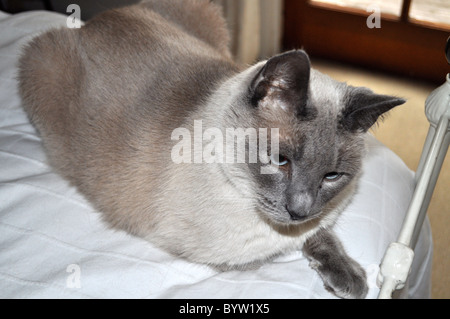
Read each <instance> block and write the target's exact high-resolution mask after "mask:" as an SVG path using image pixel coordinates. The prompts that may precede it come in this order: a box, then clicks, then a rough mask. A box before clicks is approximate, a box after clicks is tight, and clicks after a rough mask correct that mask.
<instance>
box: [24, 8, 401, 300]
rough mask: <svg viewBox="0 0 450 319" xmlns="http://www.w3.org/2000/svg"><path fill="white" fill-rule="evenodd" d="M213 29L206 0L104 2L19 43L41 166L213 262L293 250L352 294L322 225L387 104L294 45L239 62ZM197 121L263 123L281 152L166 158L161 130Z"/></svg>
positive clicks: (334, 213) (347, 270)
mask: <svg viewBox="0 0 450 319" xmlns="http://www.w3.org/2000/svg"><path fill="white" fill-rule="evenodd" d="M228 40H229V39H228V33H227V31H226V27H225V23H224V20H223V18H222V16H221V15H220V10H219V9H218V8H217V7H215V6H214V5H211V4H210V3H209V2H208V1H203V0H189V1H183V2H180V1H173V0H172V1H160V0H154V1H149V2H146V3H144V4H141V5H137V6H132V7H128V8H123V9H118V10H112V11H109V12H106V13H103V14H101V15H99V16H98V17H97V18H94V19H93V20H92V21H89V22H88V23H87V24H86V26H84V27H83V28H81V29H80V30H67V29H61V30H54V31H50V32H49V33H46V34H44V35H42V36H40V37H38V38H37V39H35V40H34V41H33V42H32V43H31V45H30V46H28V48H27V49H26V51H25V54H24V56H23V57H22V59H21V62H20V68H21V73H20V81H21V86H20V90H21V94H22V97H23V100H24V108H25V110H26V111H27V113H28V115H29V117H30V119H31V121H32V122H33V123H34V125H35V126H36V128H37V129H38V131H39V132H40V134H41V136H42V139H43V143H44V146H45V148H46V150H47V153H48V157H49V160H50V162H51V164H52V166H53V167H55V169H56V170H57V171H58V172H59V173H60V174H61V175H63V176H64V177H66V178H67V179H68V180H69V181H71V182H72V183H73V184H74V185H75V186H77V187H78V189H79V190H80V191H81V192H82V193H83V194H84V195H85V196H86V197H87V198H88V199H89V200H90V201H91V202H92V203H93V205H94V206H95V207H96V208H97V209H98V210H99V211H101V212H102V213H103V214H104V216H105V220H107V221H108V222H109V223H110V224H111V225H112V226H114V227H117V228H121V229H125V230H127V231H129V232H131V233H133V234H135V235H138V236H141V237H144V238H146V239H148V240H149V241H151V242H152V243H154V244H156V245H158V246H160V247H162V248H164V249H166V250H168V251H169V252H171V253H173V254H176V255H179V256H182V257H185V258H187V259H189V260H192V261H195V262H200V263H206V264H210V265H214V266H218V267H225V268H229V267H245V266H248V265H252V264H254V263H259V262H264V261H267V260H269V259H270V258H273V257H274V256H277V255H279V254H283V253H285V252H288V251H292V250H295V249H297V250H298V249H301V248H302V247H303V249H304V252H305V254H306V256H307V257H308V258H309V259H310V260H311V261H312V265H313V266H314V267H315V268H317V270H318V271H319V273H320V274H321V275H322V277H323V278H324V281H325V285H326V286H327V287H329V288H330V289H331V290H333V291H334V292H335V293H336V294H337V295H339V296H341V297H363V296H364V295H365V293H366V291H367V288H366V285H365V282H364V281H365V275H364V271H363V270H362V268H361V267H360V266H359V265H357V264H356V263H355V262H354V261H353V260H351V259H350V258H349V257H348V256H347V255H346V254H345V252H344V250H343V248H342V247H341V245H340V244H339V242H338V240H337V239H336V238H335V237H334V235H333V234H332V232H331V230H329V229H330V228H331V226H332V225H333V224H334V222H335V220H336V218H337V217H338V216H339V214H340V212H341V211H342V210H343V209H344V208H345V206H346V205H347V203H348V202H349V201H350V200H351V197H352V195H353V193H354V190H355V188H356V184H357V177H358V175H359V173H360V168H361V162H362V159H363V156H364V145H365V136H366V135H365V132H366V131H367V130H368V129H369V127H370V126H371V125H372V124H373V123H374V122H375V121H376V119H377V118H378V116H379V115H381V114H382V113H384V112H385V111H387V110H389V109H390V108H392V107H394V106H395V105H398V104H400V103H402V101H401V100H399V99H394V98H392V97H385V96H377V95H375V94H373V93H372V92H370V91H369V90H366V89H356V88H350V87H347V86H346V85H345V84H342V83H338V82H336V81H333V80H331V79H330V78H328V77H327V76H324V75H322V74H320V73H319V72H317V71H314V70H311V69H310V64H309V60H308V58H307V56H306V54H305V53H303V52H302V51H293V52H289V53H286V54H284V55H280V56H278V57H275V58H273V59H271V60H269V61H268V62H261V63H259V64H257V65H255V66H252V67H250V68H248V69H245V70H244V69H241V68H240V67H238V66H237V65H236V64H235V63H234V62H233V61H232V60H231V54H230V52H229V51H228V49H227V48H228ZM361 101H362V102H364V103H365V105H367V107H363V108H362V109H364V114H363V113H362V112H359V111H358V109H359V108H358V107H357V106H356V104H358V103H361ZM372 108H373V110H372ZM365 113H367V114H368V115H365ZM199 120H201V121H202V125H203V128H204V129H207V128H216V129H219V130H222V131H223V132H225V130H226V129H227V128H255V129H256V130H258V129H259V128H279V133H280V135H279V137H280V153H282V152H283V155H286V156H287V157H288V158H289V163H288V164H289V165H288V164H283V165H281V164H282V163H281V164H280V163H278V164H280V165H278V166H279V168H277V171H276V172H275V173H273V174H267V175H264V174H261V173H260V172H261V168H262V167H264V166H267V164H264V163H256V164H245V163H244V164H237V163H236V164H226V163H211V164H207V163H202V164H190V163H182V164H176V163H174V161H173V158H172V157H171V151H172V149H173V147H174V145H175V144H176V142H177V141H178V140H175V141H174V138H173V136H172V135H173V132H174V130H176V129H178V128H185V129H187V130H189V131H190V132H192V133H194V130H195V129H194V123H195V121H199ZM193 140H194V139H193ZM207 142H208V140H205V141H203V146H205V145H207ZM192 151H193V152H194V149H192ZM269 155H270V154H269ZM193 156H195V154H193ZM280 158H281V157H280ZM268 165H272V166H273V162H272V164H270V163H269V164H268ZM333 172H338V173H339V174H336V176H333ZM341 172H342V174H341ZM320 243H323V245H321V244H320ZM316 246H320V247H316ZM322 250H325V251H326V253H324V251H322ZM316 252H320V253H317V254H316ZM327 254H329V255H327ZM326 260H328V261H326ZM328 262H329V263H331V264H330V265H332V267H328V266H329V265H325V263H328ZM336 269H338V270H339V271H338V273H339V276H338V277H336V276H335V273H336Z"/></svg>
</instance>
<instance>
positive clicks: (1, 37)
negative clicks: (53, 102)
mask: <svg viewBox="0 0 450 319" xmlns="http://www.w3.org/2000/svg"><path fill="white" fill-rule="evenodd" d="M65 22H66V17H64V16H62V15H58V14H54V13H49V12H42V11H41V12H28V13H22V14H17V15H8V14H5V13H3V12H0V297H1V298H227V299H228V298H269V299H272V298H277V299H278V298H283V299H285V298H333V296H332V295H331V294H330V293H328V292H327V291H326V290H325V289H324V288H323V286H322V281H321V279H320V278H319V276H318V275H317V274H316V273H315V272H314V271H313V270H311V269H310V268H309V267H308V262H307V260H306V259H305V258H304V257H303V255H302V253H301V252H298V253H293V254H290V255H288V256H284V257H282V258H279V259H277V260H276V261H274V262H272V263H269V264H267V265H265V266H263V267H261V268H260V269H257V270H253V271H245V272H240V271H231V272H225V273H220V272H217V271H215V270H213V269H211V268H209V267H207V266H203V265H198V264H192V263H189V262H186V261H184V260H181V259H177V258H175V257H173V256H170V255H168V254H166V253H165V252H163V251H161V250H159V249H157V248H155V247H153V246H152V245H151V244H149V243H148V242H145V241H143V240H141V239H139V238H135V237H132V236H130V235H128V234H126V233H124V232H121V231H114V230H110V229H108V228H107V227H106V226H105V224H104V223H103V222H102V221H101V219H100V217H99V214H98V213H97V212H95V211H94V209H93V208H92V207H91V206H90V205H89V203H88V202H87V201H86V200H84V199H83V197H82V196H81V195H79V194H78V192H77V191H76V190H75V189H74V188H72V187H70V186H69V185H68V184H67V183H66V182H65V181H64V180H63V179H61V178H60V177H59V176H58V175H56V174H55V173H54V172H52V170H51V169H50V168H49V166H48V165H47V163H46V158H45V154H44V152H43V149H42V146H41V143H40V139H39V137H37V135H36V132H35V130H34V129H33V127H32V126H31V125H30V124H29V122H28V120H27V117H26V116H25V114H24V112H23V111H22V110H21V107H20V103H21V102H20V98H19V96H18V94H17V83H16V79H15V77H16V71H17V70H16V63H17V59H18V54H19V52H20V48H21V47H22V46H23V45H24V44H25V43H26V42H27V41H28V40H29V39H30V38H31V36H32V35H35V34H36V33H37V32H40V31H42V30H46V29H48V28H49V27H52V26H57V25H59V26H62V25H64V26H65ZM413 183H414V181H413V173H412V172H411V171H410V170H409V169H408V168H407V167H406V166H405V165H404V163H403V162H402V161H401V160H400V159H399V158H398V157H397V156H396V155H395V154H394V153H393V152H391V151H390V150H389V149H387V148H386V147H385V146H383V145H381V144H380V143H379V142H377V141H376V140H375V139H373V138H372V139H371V141H370V152H369V155H368V157H367V159H366V161H365V165H364V176H363V178H362V181H361V186H360V189H359V192H358V195H357V196H356V198H355V200H354V201H353V203H352V204H351V205H350V207H348V209H347V210H346V211H345V212H344V214H343V216H342V218H341V219H340V220H339V222H338V224H337V225H336V232H337V233H338V235H339V237H340V238H341V239H342V241H343V243H344V245H345V247H346V248H347V250H348V252H349V254H350V255H351V256H352V257H353V258H355V259H356V260H358V261H359V262H360V263H361V264H362V265H363V267H365V268H366V270H367V272H368V274H369V287H370V291H369V296H368V298H376V297H377V294H378V291H379V289H378V288H377V287H376V284H375V278H376V274H377V272H378V265H379V263H380V261H381V259H382V257H383V255H384V252H385V249H386V247H387V246H388V245H389V243H391V242H392V241H395V239H396V236H397V234H398V231H399V229H400V227H401V224H402V220H403V217H404V212H405V211H406V209H407V207H408V202H409V199H410V197H411V195H412V190H413ZM431 254H432V247H431V233H430V228H429V223H428V222H426V224H425V226H424V231H423V232H422V236H421V239H420V241H419V245H418V247H417V249H416V260H415V264H414V269H413V272H412V274H411V277H410V287H409V291H405V294H404V295H405V296H406V295H408V296H409V297H413V298H425V297H429V294H430V267H431Z"/></svg>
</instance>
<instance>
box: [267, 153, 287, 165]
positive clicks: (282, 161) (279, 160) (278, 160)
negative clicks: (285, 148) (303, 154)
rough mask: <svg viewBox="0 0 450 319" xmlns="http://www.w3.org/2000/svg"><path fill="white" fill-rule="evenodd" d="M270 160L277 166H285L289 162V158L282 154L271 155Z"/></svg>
mask: <svg viewBox="0 0 450 319" xmlns="http://www.w3.org/2000/svg"><path fill="white" fill-rule="evenodd" d="M270 161H271V162H272V164H274V165H277V166H285V165H287V164H288V163H289V160H288V159H287V158H286V157H284V156H283V155H280V154H272V155H270Z"/></svg>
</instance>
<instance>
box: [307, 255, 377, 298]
mask: <svg viewBox="0 0 450 319" xmlns="http://www.w3.org/2000/svg"><path fill="white" fill-rule="evenodd" d="M310 266H311V267H312V268H313V269H315V270H316V271H317V272H318V273H319V275H320V277H321V278H322V280H323V283H324V286H325V289H327V290H328V291H330V292H331V293H333V294H335V295H336V296H337V297H339V298H344V299H364V298H365V297H366V295H367V292H368V290H369V288H368V286H367V277H366V272H365V271H364V269H363V268H362V267H361V266H360V265H359V264H357V263H356V262H355V261H353V260H351V261H350V262H347V263H344V265H343V264H340V265H339V264H325V265H322V264H320V263H318V262H315V261H313V262H311V264H310Z"/></svg>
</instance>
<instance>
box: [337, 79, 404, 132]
mask: <svg viewBox="0 0 450 319" xmlns="http://www.w3.org/2000/svg"><path fill="white" fill-rule="evenodd" d="M405 102H406V100H404V99H401V98H398V97H394V96H389V95H379V94H375V93H373V92H372V91H371V90H369V89H366V88H354V87H350V88H349V89H348V91H347V94H346V98H345V107H344V109H343V110H342V116H341V120H340V123H341V124H342V126H343V127H344V129H346V130H348V131H351V132H356V131H363V132H367V131H368V130H369V129H370V128H371V127H372V126H373V125H374V124H375V123H376V122H377V121H378V119H380V117H382V116H383V114H385V113H386V112H388V111H390V110H392V109H393V108H394V107H396V106H399V105H402V104H404V103H405Z"/></svg>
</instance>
